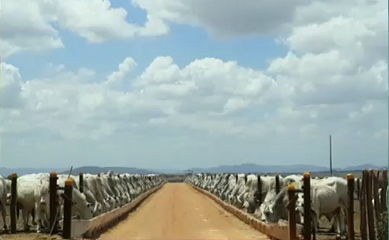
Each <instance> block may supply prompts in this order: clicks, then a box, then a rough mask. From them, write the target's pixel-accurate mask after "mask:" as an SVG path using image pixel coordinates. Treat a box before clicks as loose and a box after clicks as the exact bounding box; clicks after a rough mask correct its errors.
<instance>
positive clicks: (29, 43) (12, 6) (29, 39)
mask: <svg viewBox="0 0 389 240" xmlns="http://www.w3.org/2000/svg"><path fill="white" fill-rule="evenodd" d="M63 47H64V45H63V42H62V40H61V38H60V36H59V33H58V31H57V30H56V29H55V28H54V27H53V26H52V25H51V19H49V18H48V17H47V16H46V15H45V12H44V10H43V9H42V6H41V3H40V2H39V1H29V0H11V1H9V0H8V1H7V0H6V1H2V2H1V53H2V56H3V57H8V56H10V55H12V54H16V53H19V52H23V51H34V52H40V51H42V50H46V49H56V48H63Z"/></svg>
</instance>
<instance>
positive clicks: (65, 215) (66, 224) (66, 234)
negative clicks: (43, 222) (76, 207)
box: [62, 179, 73, 239]
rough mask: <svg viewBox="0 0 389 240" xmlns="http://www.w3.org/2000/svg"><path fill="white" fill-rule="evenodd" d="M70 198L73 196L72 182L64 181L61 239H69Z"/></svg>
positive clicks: (70, 223)
mask: <svg viewBox="0 0 389 240" xmlns="http://www.w3.org/2000/svg"><path fill="white" fill-rule="evenodd" d="M72 196H73V181H72V180H71V179H66V181H65V197H64V198H65V199H64V208H63V236H62V237H63V238H64V239H70V238H71V230H72V204H73V201H72Z"/></svg>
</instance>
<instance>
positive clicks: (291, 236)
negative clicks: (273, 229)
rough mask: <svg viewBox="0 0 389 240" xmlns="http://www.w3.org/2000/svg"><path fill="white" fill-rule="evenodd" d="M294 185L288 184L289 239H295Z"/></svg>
mask: <svg viewBox="0 0 389 240" xmlns="http://www.w3.org/2000/svg"><path fill="white" fill-rule="evenodd" d="M295 191H296V187H295V186H294V185H293V184H290V185H289V186H288V198H289V204H288V223H289V240H297V239H298V238H297V231H296V200H295Z"/></svg>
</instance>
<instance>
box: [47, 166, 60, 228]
mask: <svg viewBox="0 0 389 240" xmlns="http://www.w3.org/2000/svg"><path fill="white" fill-rule="evenodd" d="M57 180H58V176H57V173H56V172H51V173H50V180H49V181H50V182H49V189H50V193H49V197H50V234H56V233H57V232H58V228H57V226H58V221H57V216H58V199H57V198H58V195H57Z"/></svg>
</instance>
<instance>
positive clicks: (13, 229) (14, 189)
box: [10, 173, 18, 234]
mask: <svg viewBox="0 0 389 240" xmlns="http://www.w3.org/2000/svg"><path fill="white" fill-rule="evenodd" d="M17 181H18V175H17V174H16V173H12V174H11V206H10V215H11V234H15V233H16V205H17V199H18V190H17V185H18V183H17Z"/></svg>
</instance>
